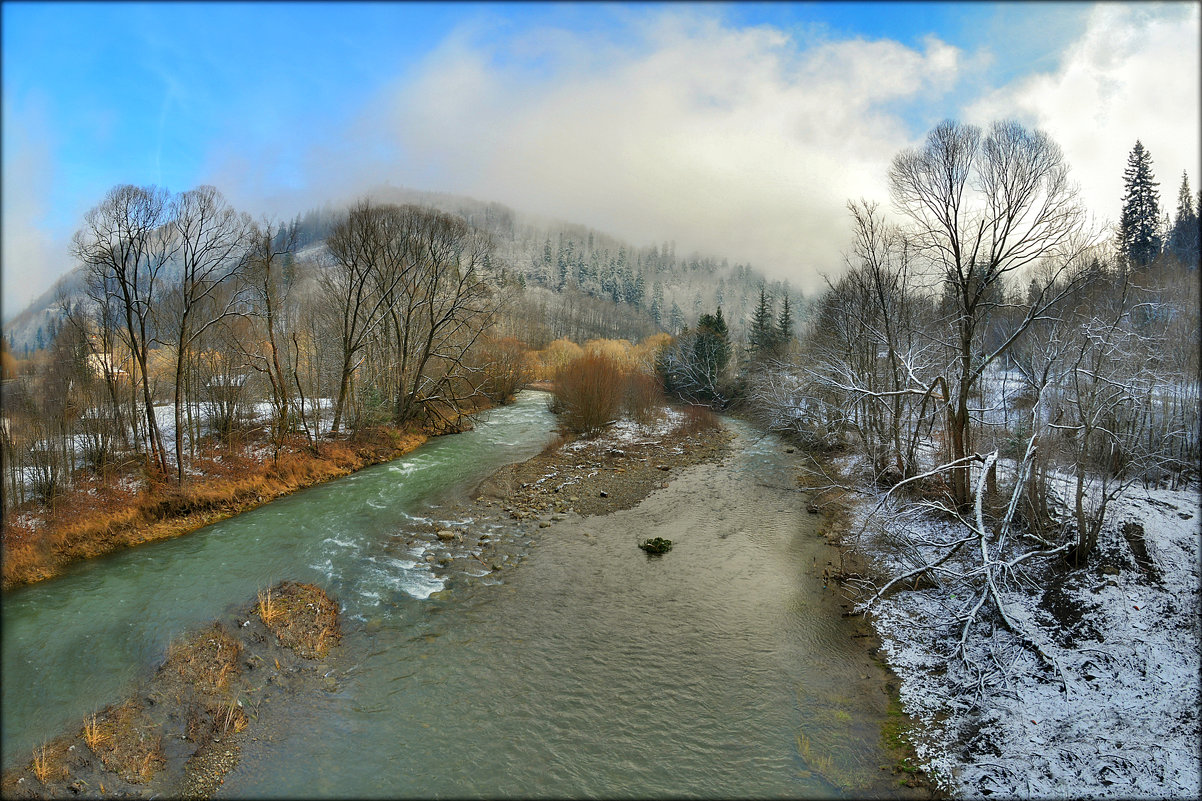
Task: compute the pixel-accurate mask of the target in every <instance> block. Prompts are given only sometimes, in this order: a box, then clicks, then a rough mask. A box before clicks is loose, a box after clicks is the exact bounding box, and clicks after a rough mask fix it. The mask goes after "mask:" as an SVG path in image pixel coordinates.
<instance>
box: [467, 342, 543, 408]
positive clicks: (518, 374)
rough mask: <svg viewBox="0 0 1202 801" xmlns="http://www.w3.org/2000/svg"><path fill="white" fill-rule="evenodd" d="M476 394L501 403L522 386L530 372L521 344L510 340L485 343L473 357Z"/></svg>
mask: <svg viewBox="0 0 1202 801" xmlns="http://www.w3.org/2000/svg"><path fill="white" fill-rule="evenodd" d="M476 359H477V362H478V364H479V369H480V374H481V380H480V391H481V392H483V393H484V394H485V395H487V396H488V397H489V398H490V399H491V400H493V401H494V402H496V403H504V402H505V401H507V400H508V399H509V398H512V397H513V396H514V394H515V393H516V392H517V391H518V390H519V389H521V388H522V387H524V386H526V384H527V383H529V381H530V380H531V376H532V375H533V374H534V371H533V370H532V369H531V366H530V357H529V355H528V354H527V352H526V349H525V347H523V346H522V343H520V342H518V341H517V340H516V339H514V338H513V337H504V338H502V339H495V340H491V339H490V340H487V341H485V342H484V343H483V344H482V345H481V346H480V349H479V351H478V353H477V354H476Z"/></svg>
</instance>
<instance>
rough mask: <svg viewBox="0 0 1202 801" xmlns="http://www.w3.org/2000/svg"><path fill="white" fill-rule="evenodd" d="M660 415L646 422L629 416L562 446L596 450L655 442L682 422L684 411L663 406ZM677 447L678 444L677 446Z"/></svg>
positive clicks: (577, 449)
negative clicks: (595, 434)
mask: <svg viewBox="0 0 1202 801" xmlns="http://www.w3.org/2000/svg"><path fill="white" fill-rule="evenodd" d="M660 412H661V413H660V415H659V416H658V417H656V418H655V419H653V420H651V421H649V422H647V423H646V424H643V423H639V422H637V421H636V420H633V419H631V418H629V417H622V418H621V419H619V420H617V421H615V422H614V423H611V424H610V425H609V426H607V427H606V428H604V429H603V430H602V431H601V432H600V433H599V434H597V436H595V437H592V438H581V439H577V440H573V441H572V442H569V443H568V444H567V445H565V446H564V449H565V450H569V451H597V450H605V449H608V448H622V447H624V446H630V445H646V444H656V443H658V441H659V440H660V439H661V438H663V437H665V436H667V435H669V434H671V433H672V432H673V431H675V430H676V428H677V427H678V426H679V425H680V424H681V423H683V422H684V417H685V416H684V412H682V411H680V410H678V409H673V408H672V407H671V406H663V407H662V408H661V410H660ZM677 447H678V448H679V446H677Z"/></svg>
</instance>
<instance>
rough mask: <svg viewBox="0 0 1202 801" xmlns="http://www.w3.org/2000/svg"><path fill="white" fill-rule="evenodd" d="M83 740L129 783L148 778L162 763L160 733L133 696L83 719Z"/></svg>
mask: <svg viewBox="0 0 1202 801" xmlns="http://www.w3.org/2000/svg"><path fill="white" fill-rule="evenodd" d="M84 740H85V742H86V743H87V745H88V748H91V749H92V752H93V753H95V754H96V755H97V756H98V757H100V761H101V762H102V763H104V767H105V768H107V769H108V770H111V771H112V772H114V773H116V774H117V775H119V776H120V777H121V778H122V779H124V780H125V781H127V782H131V783H133V784H145V783H146V782H149V781H150V780H151V779H152V778H153V777H154V774H155V773H157V772H158V771H159V769H160V768H162V767H163V765H165V764H166V758H165V757H164V755H163V742H162V737H161V736H160V735H159V734H158V733H157V731H156V730H155V729H154V727H153V724H152V723H151V722H150V721H149V719H148V718H147V717H146V713H145V711H144V710H143V708H142V707H141V706H140V705H139V703H138V702H137V701H136V700H134V699H130V700H129V701H126V702H125V703H124V704H121V705H120V706H110V707H108V708H107V709H105V710H104V711H102V712H99V713H96V714H94V715H91V716H90V717H89V719H86V720H85V722H84Z"/></svg>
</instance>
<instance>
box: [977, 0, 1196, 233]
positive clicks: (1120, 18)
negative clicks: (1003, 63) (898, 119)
mask: <svg viewBox="0 0 1202 801" xmlns="http://www.w3.org/2000/svg"><path fill="white" fill-rule="evenodd" d="M1199 48H1200V42H1199V15H1198V6H1197V4H1175V5H1143V4H1130V5H1128V4H1117V3H1116V4H1110V3H1103V4H1099V5H1097V6H1095V7H1094V8H1093V10H1092V11H1091V13H1090V16H1089V21H1088V24H1087V26H1086V30H1085V33H1084V34H1083V35H1082V36H1081V38H1080V39H1079V40H1077V41H1076V42H1075V43H1074V44H1073V45H1072V46H1070V47H1069V48H1068V50H1067V51H1066V52H1065V53H1064V55H1063V58H1062V59H1061V62H1060V64H1059V66H1058V68H1057V69H1056V70H1055V71H1052V72H1046V73H1040V74H1036V75H1032V76H1028V77H1026V78H1023V79H1021V80H1018V81H1016V82H1015V83H1013V84H1011V85H1009V86H1005V87H1003V88H1001V89H999V90H997V91H995V92H993V93H991V94H989V95H987V96H985V97H984V98H982V99H981V100H979V101H978V102H976V103H974V104H972V105H971V106H970V107H969V108H968V109H967V113H966V119H967V120H969V121H973V122H978V123H982V122H987V121H989V120H992V119H998V118H1001V117H1012V118H1017V119H1019V120H1021V121H1023V122H1025V123H1027V124H1029V125H1034V126H1037V127H1039V128H1042V129H1044V130H1045V131H1047V133H1048V134H1049V135H1050V136H1051V137H1052V138H1053V139H1055V140H1056V141H1057V142H1058V143H1059V144H1060V145H1061V147H1063V148H1064V152H1065V156H1066V158H1067V159H1068V161H1069V163H1070V164H1071V165H1072V166H1073V174H1074V177H1075V178H1076V180H1077V181H1078V182H1079V183H1080V184H1081V190H1082V194H1083V196H1084V199H1085V202H1086V204H1087V206H1088V207H1089V208H1090V210H1091V211H1093V212H1094V213H1095V214H1097V215H1099V217H1102V218H1105V219H1108V220H1109V221H1110V222H1112V223H1114V222H1116V221H1117V219H1118V215H1119V210H1120V205H1121V200H1122V195H1123V169H1124V168H1125V167H1126V164H1127V155H1128V154H1129V153H1130V151H1131V148H1132V147H1133V146H1134V145H1135V140H1136V139H1139V140H1140V141H1142V142H1143V144H1144V146H1145V147H1146V148H1147V149H1148V151H1149V152H1150V153H1151V154H1152V159H1153V167H1154V169H1155V171H1156V175H1157V178H1158V180H1159V181H1160V182H1161V187H1160V193H1161V206H1162V208H1163V209H1167V210H1169V211H1170V213H1171V212H1172V211H1173V210H1174V209H1175V207H1176V197H1177V189H1178V187H1179V186H1180V183H1181V172H1182V170H1186V171H1187V172H1188V173H1189V177H1190V185H1191V188H1193V189H1194V190H1195V191H1196V190H1197V188H1198V186H1199V183H1202V173H1200V172H1199V152H1200V151H1202V143H1200V141H1199V100H1198V98H1199V93H1200V88H1202V86H1200V84H1202V68H1200V66H1199Z"/></svg>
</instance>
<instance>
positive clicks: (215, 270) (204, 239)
mask: <svg viewBox="0 0 1202 801" xmlns="http://www.w3.org/2000/svg"><path fill="white" fill-rule="evenodd" d="M171 226H172V228H173V229H174V234H175V237H176V239H177V245H176V248H177V253H178V256H177V258H178V262H179V276H178V278H177V279H176V280H175V281H173V282H171V291H170V293H169V294H168V299H167V302H165V303H164V304H163V310H164V311H167V312H169V313H170V318H171V319H170V323H171V324H170V325H169V326H168V325H164V326H162V329H163V330H164V331H165V332H166V331H170V335H169V337H164V338H165V339H167V340H168V344H170V345H171V346H173V348H174V350H175V394H174V407H175V469H176V480H177V482H178V483H179V484H181V485H182V484H183V483H184V476H185V472H184V454H183V440H184V419H183V404H184V401H185V395H184V382H185V379H186V372H185V368H186V366H187V363H188V359H189V358H190V357H191V356H192V355H193V353H192V351H193V346H194V345H195V344H196V342H197V340H198V339H199V338H200V337H201V336H203V335H204V334H205V332H206V331H208V330H209V329H210V328H211V327H213V326H215V325H217V324H218V323H220V322H221V321H223V320H225V319H227V318H229V317H231V316H233V315H235V314H237V313H238V305H239V302H240V300H241V294H240V292H239V291H238V289H237V288H235V280H236V279H237V277H238V274H239V272H240V271H241V270H242V268H243V266H244V265H245V263H246V257H247V245H248V238H249V235H250V230H251V222H250V218H249V217H248V216H247V215H245V214H239V213H238V212H237V211H235V210H234V209H233V208H232V207H231V206H230V205H229V204H228V203H227V202H226V200H225V198H224V197H223V196H222V195H221V193H220V192H218V191H217V189H216V188H214V187H212V186H201V187H199V188H197V189H193V190H191V191H189V192H184V193H183V194H181V195H178V196H176V197H175V198H174V199H173V202H172V204H171ZM193 441H195V439H194V440H193Z"/></svg>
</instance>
